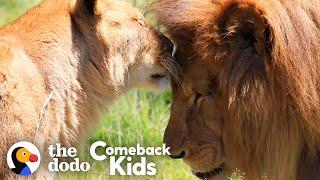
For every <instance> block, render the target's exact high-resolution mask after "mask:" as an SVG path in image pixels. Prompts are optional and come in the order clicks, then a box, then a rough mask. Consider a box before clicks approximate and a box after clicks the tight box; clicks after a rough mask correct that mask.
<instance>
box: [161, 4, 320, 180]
mask: <svg viewBox="0 0 320 180" xmlns="http://www.w3.org/2000/svg"><path fill="white" fill-rule="evenodd" d="M158 9H159V12H158V13H159V16H158V17H159V19H160V23H162V25H164V26H165V27H166V28H167V30H168V32H169V33H170V34H171V36H172V38H173V39H174V41H175V43H176V44H177V46H178V49H177V52H176V55H175V58H176V59H177V62H178V63H179V65H180V66H181V68H182V71H183V72H182V74H181V76H180V83H177V82H173V91H174V95H173V97H174V99H173V106H172V113H171V118H170V122H169V125H168V127H167V130H166V133H165V142H166V143H167V144H168V145H169V146H171V147H172V151H171V152H172V154H173V155H174V156H175V157H177V156H178V155H179V154H181V152H183V151H184V152H185V157H184V160H185V161H186V162H187V163H188V164H189V165H190V166H191V167H192V169H194V171H195V172H196V174H197V173H198V175H199V172H200V175H203V173H205V172H208V171H211V170H212V169H215V168H218V167H222V168H223V169H224V170H223V172H222V173H221V174H220V175H218V176H215V177H213V176H209V175H208V174H207V175H208V177H212V178H217V179H221V178H226V177H227V176H230V174H231V173H232V172H233V171H235V170H236V169H239V170H241V171H242V172H244V173H245V178H246V179H263V178H266V179H272V180H273V179H275V180H284V179H288V180H289V179H290V180H292V179H301V180H302V179H303V180H305V179H310V180H311V179H319V178H320V173H319V172H320V171H319V170H320V147H319V145H320V92H319V81H320V74H319V70H320V38H319V35H320V8H319V1H317V0H310V1H302V0H268V1H263V0H261V1H260V0H216V1H212V0H159V2H158Z"/></svg>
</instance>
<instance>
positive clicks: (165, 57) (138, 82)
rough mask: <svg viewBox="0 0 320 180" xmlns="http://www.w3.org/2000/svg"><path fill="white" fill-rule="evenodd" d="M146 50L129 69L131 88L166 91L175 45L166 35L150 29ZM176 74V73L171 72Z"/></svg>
mask: <svg viewBox="0 0 320 180" xmlns="http://www.w3.org/2000/svg"><path fill="white" fill-rule="evenodd" d="M148 31H150V32H149V35H148V36H147V38H148V40H147V41H146V43H147V44H146V48H144V49H143V52H141V55H140V57H138V60H137V63H135V64H134V65H133V66H132V67H130V69H129V77H128V78H129V86H131V87H134V88H143V89H149V90H156V91H157V90H164V89H167V88H168V86H169V80H168V75H169V72H168V70H171V69H172V68H171V67H173V66H172V63H173V61H172V56H171V53H172V51H173V44H172V43H171V41H170V40H169V39H168V38H167V37H166V36H164V35H162V34H158V33H154V32H152V30H151V29H149V30H148ZM171 73H174V72H171Z"/></svg>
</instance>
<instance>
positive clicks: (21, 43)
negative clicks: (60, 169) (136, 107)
mask: <svg viewBox="0 0 320 180" xmlns="http://www.w3.org/2000/svg"><path fill="white" fill-rule="evenodd" d="M89 2H91V4H88V3H89ZM168 42H169V41H168V40H167V39H165V38H164V37H163V36H162V35H158V34H156V33H155V32H154V31H153V30H152V29H151V27H150V26H149V25H148V23H147V22H146V20H145V19H144V18H143V16H142V15H141V13H139V11H138V10H136V9H135V8H133V7H131V6H130V5H128V4H127V3H125V2H123V1H118V0H114V1H112V0H92V1H89V0H88V1H85V0H73V1H65V0H58V1H53V0H46V1H44V2H43V3H41V4H40V5H39V6H37V7H35V8H33V9H31V10H30V11H28V12H27V13H26V14H24V15H23V16H22V17H20V18H19V19H18V20H16V21H15V22H14V23H12V24H10V25H8V26H6V27H4V28H2V29H0V129H1V132H0V137H1V141H0V147H1V148H0V157H1V158H0V179H3V178H5V179H12V178H17V177H18V176H17V175H14V174H13V172H11V171H10V170H9V169H8V167H7V165H6V162H5V161H6V159H5V157H6V153H7V150H8V149H9V147H10V146H11V145H13V144H14V143H16V142H17V141H22V140H25V141H29V142H34V143H35V144H36V145H37V146H38V148H39V149H40V152H41V154H42V156H44V157H43V161H42V163H41V164H42V166H41V168H40V170H38V171H37V172H36V174H35V175H33V176H32V177H33V178H37V179H48V178H50V174H49V173H48V172H47V170H46V169H47V167H46V163H47V161H48V158H47V157H46V156H47V150H46V148H47V147H48V145H50V144H53V143H57V142H60V143H62V144H63V145H67V146H69V145H76V144H78V143H79V142H81V139H82V138H83V137H84V136H83V135H84V134H85V133H87V132H88V131H89V129H91V126H93V125H95V124H96V122H97V120H98V118H99V115H100V114H101V113H102V112H103V111H104V110H105V109H106V107H107V106H108V105H109V104H110V103H112V101H113V100H114V99H115V98H116V97H117V96H119V95H120V94H121V93H123V92H125V91H126V90H128V89H129V88H140V87H143V88H149V89H150V88H151V89H159V88H164V87H166V86H167V83H166V81H167V80H166V74H167V71H166V69H165V66H170V53H169V52H170V51H171V50H170V49H166V48H168V47H169V48H170V44H169V43H168ZM166 45H169V46H168V47H165V46H166ZM167 52H168V53H167ZM171 69H172V68H171ZM153 75H156V76H153ZM37 125H38V126H37ZM106 133H107V132H106Z"/></svg>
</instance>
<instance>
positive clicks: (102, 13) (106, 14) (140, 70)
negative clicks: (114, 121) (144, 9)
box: [75, 0, 173, 90]
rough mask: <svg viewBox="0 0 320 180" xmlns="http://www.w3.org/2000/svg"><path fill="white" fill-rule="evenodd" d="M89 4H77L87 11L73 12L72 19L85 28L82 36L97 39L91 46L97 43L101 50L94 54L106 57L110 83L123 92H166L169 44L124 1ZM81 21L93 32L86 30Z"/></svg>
mask: <svg viewBox="0 0 320 180" xmlns="http://www.w3.org/2000/svg"><path fill="white" fill-rule="evenodd" d="M75 1H76V0H75ZM76 2H78V4H79V2H82V1H76ZM90 2H91V1H88V2H87V3H85V4H84V5H82V4H79V5H78V6H80V7H82V6H88V7H87V8H86V9H87V10H86V11H85V10H83V11H85V13H83V12H82V11H80V12H76V13H75V16H76V17H77V16H79V17H80V20H81V21H80V23H79V24H80V26H81V25H84V26H85V27H84V28H83V29H85V30H86V31H87V32H86V33H88V34H93V35H94V36H96V35H98V36H99V37H98V38H99V40H98V41H97V42H95V43H101V46H102V48H100V49H97V50H95V51H97V52H99V51H104V52H105V54H107V56H108V57H107V59H108V62H107V66H109V67H111V66H112V69H111V68H110V71H111V73H110V75H111V76H112V79H115V81H117V83H118V84H120V83H121V85H119V86H122V87H124V88H123V89H130V88H144V89H151V90H154V89H157V90H158V89H165V88H167V87H168V86H169V81H168V76H167V74H168V71H167V70H169V69H172V68H168V67H169V66H171V63H172V57H171V53H172V48H173V44H172V43H171V41H170V40H169V39H168V38H166V37H165V36H164V35H161V34H158V33H157V32H156V31H155V30H154V29H153V28H152V27H151V26H150V25H149V24H148V22H147V20H146V19H145V18H144V16H143V15H142V14H141V13H140V12H139V11H138V10H137V9H136V8H134V7H132V6H131V5H130V4H128V3H126V2H125V1H108V0H100V1H97V0H96V1H92V3H90ZM76 7H77V6H76ZM83 9H84V8H83ZM88 16H89V18H88ZM83 19H85V20H86V19H87V20H88V21H89V23H90V24H89V25H90V26H93V27H94V28H88V27H87V24H88V23H87V22H83V21H84V20H83ZM91 41H92V40H91ZM99 41H100V42H99Z"/></svg>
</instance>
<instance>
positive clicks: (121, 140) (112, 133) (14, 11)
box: [0, 0, 194, 180]
mask: <svg viewBox="0 0 320 180" xmlns="http://www.w3.org/2000/svg"><path fill="white" fill-rule="evenodd" d="M127 1H128V2H130V3H131V4H133V5H134V6H136V7H138V8H139V9H140V10H141V12H142V13H145V12H146V9H147V8H146V7H147V6H148V4H150V3H151V0H150V1H148V0H127ZM39 2H40V0H0V25H1V26H2V25H5V24H7V23H9V22H12V21H13V20H15V19H16V18H17V17H18V16H19V15H21V14H22V13H23V12H25V11H26V10H27V9H29V8H30V7H33V6H35V5H36V4H38V3H39ZM145 15H147V19H148V20H149V22H150V23H151V24H152V25H155V21H154V19H153V15H152V14H145ZM170 104H171V93H170V92H166V93H163V94H159V95H154V94H151V93H147V92H144V91H139V90H132V91H130V92H129V93H127V94H125V95H123V96H122V97H121V98H120V99H119V100H118V101H117V102H116V103H115V104H114V105H113V106H112V107H111V108H110V110H109V112H108V113H107V114H106V115H105V116H104V117H103V118H102V119H101V121H100V124H99V126H98V128H97V129H96V131H95V132H94V134H93V135H92V137H90V138H89V139H88V140H87V143H86V146H85V148H84V151H83V152H82V154H83V156H84V157H82V158H85V159H86V160H87V161H91V165H92V166H91V170H90V171H89V173H60V174H59V175H58V178H59V179H76V178H77V179H185V180H188V179H194V177H192V175H191V173H190V171H189V168H188V167H187V166H186V165H185V164H184V163H183V162H182V161H178V160H171V159H170V158H168V157H149V161H152V162H155V163H156V164H157V175H156V176H155V177H137V176H136V177H134V176H130V177H129V176H124V177H119V176H118V177H108V176H106V168H107V167H108V164H105V163H103V162H94V161H92V159H91V158H90V157H89V156H88V155H87V154H88V152H89V150H88V147H89V146H90V145H91V143H92V142H95V141H97V140H102V141H105V142H106V143H108V145H110V146H127V147H130V146H136V144H137V143H140V144H141V145H143V146H161V145H162V138H163V133H164V130H165V126H166V123H167V121H168V119H169V107H170ZM85 159H82V160H85ZM105 162H108V161H105Z"/></svg>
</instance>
